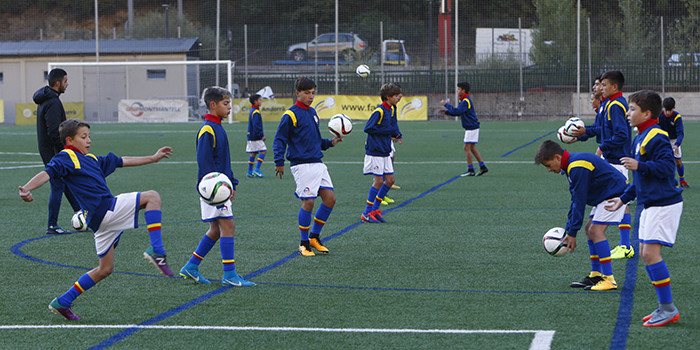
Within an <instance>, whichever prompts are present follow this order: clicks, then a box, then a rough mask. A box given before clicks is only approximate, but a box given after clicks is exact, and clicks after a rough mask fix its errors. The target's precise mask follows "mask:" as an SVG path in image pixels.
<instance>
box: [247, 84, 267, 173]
mask: <svg viewBox="0 0 700 350" xmlns="http://www.w3.org/2000/svg"><path fill="white" fill-rule="evenodd" d="M248 100H249V101H250V104H251V107H250V114H248V143H247V144H246V147H245V151H246V152H247V153H248V154H249V155H250V158H249V159H248V174H247V175H246V176H247V177H265V175H264V174H263V173H262V172H261V171H260V166H261V165H262V163H263V160H265V154H266V153H267V147H265V140H266V138H265V134H264V133H263V122H262V114H260V106H261V105H262V97H261V96H260V95H258V94H253V95H250V97H249V98H248ZM253 165H255V169H253Z"/></svg>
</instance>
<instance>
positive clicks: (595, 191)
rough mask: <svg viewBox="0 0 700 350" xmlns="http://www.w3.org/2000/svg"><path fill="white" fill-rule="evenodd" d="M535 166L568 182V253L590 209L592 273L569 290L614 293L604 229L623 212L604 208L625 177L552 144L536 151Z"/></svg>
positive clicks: (603, 163) (588, 156)
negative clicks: (588, 208) (563, 177)
mask: <svg viewBox="0 0 700 350" xmlns="http://www.w3.org/2000/svg"><path fill="white" fill-rule="evenodd" d="M535 164H542V165H544V166H545V168H547V171H550V172H553V173H557V174H559V173H561V174H564V175H566V177H567V178H568V179H569V191H570V192H571V206H570V208H569V217H568V220H567V222H566V228H565V229H566V237H565V238H564V242H565V243H566V245H567V247H568V249H569V251H570V252H571V253H573V252H574V249H575V248H576V233H577V232H578V230H579V229H580V228H581V225H582V223H583V215H584V210H585V209H586V204H588V205H590V206H593V208H592V209H591V213H592V215H591V217H590V218H589V219H588V222H587V223H586V227H585V230H586V237H587V238H588V251H589V253H590V260H591V272H590V273H589V274H588V276H586V277H584V278H583V280H582V281H580V282H573V283H571V284H570V286H571V287H574V288H584V289H586V290H595V291H601V290H611V289H617V283H616V282H615V277H613V268H612V263H611V259H610V244H609V243H608V239H607V238H606V236H605V229H606V228H607V227H608V226H609V225H613V224H614V225H616V224H617V223H618V222H620V219H622V216H623V215H624V208H620V209H618V210H616V211H614V212H611V211H608V210H605V208H604V207H603V205H604V204H605V202H607V201H608V200H610V199H611V198H614V197H618V196H620V195H621V194H622V193H623V192H624V190H625V187H626V179H625V177H624V176H623V175H622V174H621V173H620V172H619V171H618V170H616V169H615V168H613V167H612V166H611V165H610V164H609V163H608V162H606V161H605V160H604V159H601V158H600V157H598V156H596V155H594V154H592V153H585V152H584V153H569V152H568V151H565V150H564V149H562V148H561V146H560V145H559V144H558V143H557V142H554V141H552V140H546V141H544V142H542V144H541V145H540V147H539V148H538V149H537V153H535Z"/></svg>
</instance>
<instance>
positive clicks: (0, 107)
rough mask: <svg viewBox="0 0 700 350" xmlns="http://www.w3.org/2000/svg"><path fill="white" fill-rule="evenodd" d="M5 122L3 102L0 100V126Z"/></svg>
mask: <svg viewBox="0 0 700 350" xmlns="http://www.w3.org/2000/svg"><path fill="white" fill-rule="evenodd" d="M4 122H5V101H3V100H0V124H2V123H4Z"/></svg>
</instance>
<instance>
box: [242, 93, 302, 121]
mask: <svg viewBox="0 0 700 350" xmlns="http://www.w3.org/2000/svg"><path fill="white" fill-rule="evenodd" d="M293 104H294V100H293V99H291V98H273V99H262V106H260V114H262V119H263V121H264V122H278V121H280V118H282V114H284V111H286V110H287V109H289V107H291V106H292V105H293ZM249 113H250V101H248V99H247V98H234V99H233V106H232V108H231V114H233V120H237V121H240V122H247V121H248V114H249Z"/></svg>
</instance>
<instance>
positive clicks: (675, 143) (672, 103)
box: [659, 97, 690, 188]
mask: <svg viewBox="0 0 700 350" xmlns="http://www.w3.org/2000/svg"><path fill="white" fill-rule="evenodd" d="M663 108H664V109H663V113H661V115H659V127H661V129H663V131H665V132H667V133H668V137H669V138H670V139H671V147H672V148H673V157H674V158H675V159H676V168H677V170H678V180H679V181H678V182H679V185H680V186H681V187H683V188H688V187H690V186H689V185H688V183H687V182H686V181H685V167H684V166H683V161H682V160H681V157H682V155H683V153H682V152H681V143H682V142H683V136H684V133H683V118H682V117H681V115H680V114H679V113H678V112H676V111H675V110H674V109H675V108H676V100H675V99H673V97H666V98H665V99H664V102H663Z"/></svg>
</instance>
